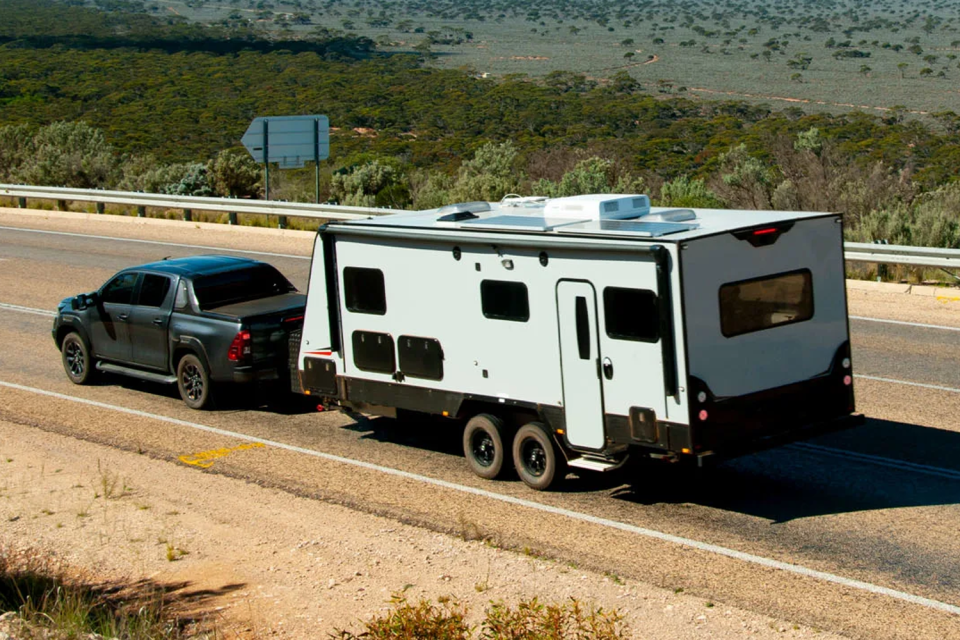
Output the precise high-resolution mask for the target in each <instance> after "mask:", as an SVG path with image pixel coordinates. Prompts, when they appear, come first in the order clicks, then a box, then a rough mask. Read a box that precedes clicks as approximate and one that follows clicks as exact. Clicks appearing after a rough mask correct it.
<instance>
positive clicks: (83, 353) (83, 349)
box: [60, 331, 97, 384]
mask: <svg viewBox="0 0 960 640" xmlns="http://www.w3.org/2000/svg"><path fill="white" fill-rule="evenodd" d="M60 359H61V360H62V361H63V370H64V371H65V372H66V374H67V377H68V378H70V382H72V383H73V384H90V383H91V382H92V381H93V379H94V378H95V377H96V374H97V370H96V368H95V367H94V363H93V358H91V357H90V347H89V346H88V345H87V343H86V341H84V339H83V337H81V336H80V334H79V333H77V332H76V331H71V332H70V333H68V334H67V335H66V336H64V338H63V342H61V343H60Z"/></svg>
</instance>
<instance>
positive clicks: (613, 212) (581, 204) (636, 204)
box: [543, 193, 650, 220]
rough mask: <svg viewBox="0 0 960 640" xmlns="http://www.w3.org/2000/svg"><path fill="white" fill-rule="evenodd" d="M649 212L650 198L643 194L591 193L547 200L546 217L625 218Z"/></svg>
mask: <svg viewBox="0 0 960 640" xmlns="http://www.w3.org/2000/svg"><path fill="white" fill-rule="evenodd" d="M648 213H650V198H648V197H647V196H643V195H618V194H609V193H604V194H592V195H585V196H570V197H568V198H553V199H552V200H548V201H547V204H546V207H545V208H544V212H543V215H544V217H546V218H566V219H575V220H627V219H630V218H638V217H640V216H644V215H647V214H648Z"/></svg>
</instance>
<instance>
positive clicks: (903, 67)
mask: <svg viewBox="0 0 960 640" xmlns="http://www.w3.org/2000/svg"><path fill="white" fill-rule="evenodd" d="M909 66H910V65H909V64H907V63H906V62H898V63H897V69H899V70H900V79H901V80H903V78H904V74H905V72H906V70H907V67H909Z"/></svg>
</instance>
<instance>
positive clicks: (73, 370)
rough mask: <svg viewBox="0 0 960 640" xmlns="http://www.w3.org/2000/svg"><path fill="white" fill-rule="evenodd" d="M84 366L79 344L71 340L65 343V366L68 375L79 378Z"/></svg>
mask: <svg viewBox="0 0 960 640" xmlns="http://www.w3.org/2000/svg"><path fill="white" fill-rule="evenodd" d="M84 366H85V362H84V358H83V349H81V348H80V345H79V344H77V343H76V342H73V341H71V342H70V343H69V344H68V345H67V367H69V369H70V375H72V376H74V377H75V378H79V377H80V376H82V375H83V370H84Z"/></svg>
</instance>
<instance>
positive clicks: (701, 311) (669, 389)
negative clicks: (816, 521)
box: [291, 194, 854, 490]
mask: <svg viewBox="0 0 960 640" xmlns="http://www.w3.org/2000/svg"><path fill="white" fill-rule="evenodd" d="M291 349H292V355H293V359H294V361H295V364H296V369H297V370H296V372H295V374H294V375H293V378H294V384H295V386H296V387H297V390H299V391H301V392H303V393H307V394H309V395H311V396H314V397H317V398H320V399H322V400H323V401H324V402H329V403H334V404H338V405H341V406H344V407H348V408H352V409H355V410H359V411H363V412H369V413H374V414H381V415H395V412H396V411H397V410H406V411H416V412H423V413H428V414H434V415H438V416H445V417H448V418H451V419H457V420H460V421H465V422H466V426H465V428H464V434H463V446H464V454H465V456H466V459H467V462H468V464H469V465H470V467H471V468H472V469H473V470H474V471H475V472H476V473H477V474H478V475H480V476H483V477H486V478H495V477H498V476H501V475H502V474H504V473H506V472H508V471H509V470H510V469H511V468H515V469H516V471H517V473H518V475H519V476H520V478H521V479H522V480H523V481H524V482H526V483H527V484H528V485H529V486H531V487H533V488H534V489H541V490H542V489H547V488H550V487H551V486H553V485H554V484H555V483H557V482H558V481H560V480H562V479H563V477H564V475H565V473H566V470H567V469H568V468H570V467H573V468H576V469H586V470H596V471H603V470H608V469H614V468H617V467H618V466H619V465H621V464H623V463H624V461H625V460H626V459H627V458H628V457H634V458H636V457H647V458H655V459H662V460H668V461H691V462H699V463H703V462H705V461H707V460H708V459H710V458H712V457H713V458H716V457H723V456H729V455H736V454H740V453H743V452H749V451H754V450H757V449H759V448H762V447H765V446H769V445H770V444H772V443H776V442H782V441H786V440H790V439H796V438H799V437H805V436H806V434H809V433H813V432H815V431H816V430H818V429H829V428H834V427H837V426H839V425H841V424H843V423H844V422H845V419H846V418H848V417H850V416H851V414H852V413H853V411H854V398H853V379H852V368H851V361H850V337H849V329H848V323H847V309H846V292H845V287H844V262H843V244H842V225H841V219H840V216H839V215H836V214H829V213H808V212H780V211H733V210H700V209H697V210H691V209H664V208H654V207H651V206H650V201H649V199H648V198H647V197H646V196H643V195H609V194H605V195H585V196H575V197H568V198H555V199H545V198H521V197H508V198H505V199H504V200H503V201H501V202H499V203H487V202H473V203H464V204H457V205H452V206H449V207H444V208H441V209H439V210H433V211H426V212H402V213H397V214H393V215H388V216H383V217H378V218H371V219H368V220H361V221H350V222H342V223H341V222H337V223H330V224H328V225H326V226H325V227H323V228H322V229H321V230H320V232H319V233H318V235H317V239H316V247H315V250H314V256H313V263H312V268H311V277H310V285H309V290H308V295H307V307H306V317H305V320H304V326H303V330H302V335H297V336H296V337H295V342H294V344H292V346H291ZM460 424H462V422H461V423H460Z"/></svg>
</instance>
